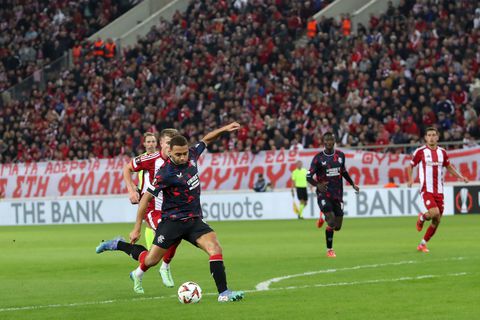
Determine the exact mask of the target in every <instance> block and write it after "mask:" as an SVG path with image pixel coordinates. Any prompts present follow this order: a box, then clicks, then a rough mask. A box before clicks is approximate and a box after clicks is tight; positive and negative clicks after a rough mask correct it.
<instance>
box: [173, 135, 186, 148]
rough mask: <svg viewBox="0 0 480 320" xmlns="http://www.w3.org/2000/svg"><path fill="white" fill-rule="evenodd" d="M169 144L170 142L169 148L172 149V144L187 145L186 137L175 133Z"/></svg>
mask: <svg viewBox="0 0 480 320" xmlns="http://www.w3.org/2000/svg"><path fill="white" fill-rule="evenodd" d="M169 144H170V148H172V149H173V147H174V146H180V147H183V146H186V145H188V141H187V138H185V137H184V136H181V135H176V136H174V137H173V138H172V140H170V143H169Z"/></svg>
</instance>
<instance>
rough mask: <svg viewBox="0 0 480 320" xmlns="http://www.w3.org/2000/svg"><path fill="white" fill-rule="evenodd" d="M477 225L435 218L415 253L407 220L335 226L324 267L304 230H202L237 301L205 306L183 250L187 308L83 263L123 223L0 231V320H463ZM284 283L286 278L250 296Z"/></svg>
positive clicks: (180, 278)
mask: <svg viewBox="0 0 480 320" xmlns="http://www.w3.org/2000/svg"><path fill="white" fill-rule="evenodd" d="M479 224H480V215H470V216H453V217H445V218H444V219H443V221H442V225H441V226H440V229H439V231H438V233H437V234H436V235H435V236H434V238H433V239H432V241H431V242H430V244H429V248H430V250H431V252H430V253H428V254H423V253H418V252H417V251H416V245H417V243H418V241H419V240H420V238H421V236H422V235H423V232H422V233H421V234H419V233H418V232H417V231H416V229H415V218H413V217H412V218H380V219H378V218H377V219H347V220H345V221H344V228H343V230H342V231H341V232H339V233H337V234H336V235H335V242H334V244H335V249H336V251H337V258H336V259H327V258H326V257H325V244H324V243H325V240H324V229H322V230H319V229H317V228H316V227H315V225H314V221H313V220H305V221H297V220H295V221H293V220H292V221H254V222H252V221H249V222H218V223H212V226H213V228H214V229H215V230H216V231H217V233H218V236H219V239H220V241H221V244H222V246H223V249H224V259H225V263H226V268H227V276H228V279H229V286H230V287H231V288H232V289H241V290H247V294H246V298H245V300H244V301H241V302H239V303H228V304H219V303H217V302H216V295H215V292H216V290H215V286H214V282H213V279H211V277H210V274H209V266H208V257H207V256H206V254H204V253H203V252H202V251H200V250H198V249H196V248H195V247H193V246H191V245H190V244H188V243H187V242H183V243H182V244H181V245H180V247H179V248H178V250H177V256H176V257H175V260H174V261H173V263H172V268H173V269H172V270H173V276H174V279H175V281H176V284H177V285H179V284H181V283H183V282H185V281H195V282H197V283H199V284H200V286H201V287H202V289H203V292H204V294H205V295H204V297H203V299H202V301H201V302H200V303H199V304H197V305H182V304H180V303H179V302H178V301H177V299H176V288H175V289H168V288H165V287H163V285H162V284H161V280H160V277H159V275H158V271H157V267H155V268H153V269H151V270H150V271H149V272H148V273H147V274H146V275H145V278H144V288H145V292H146V293H145V295H143V296H139V295H136V294H135V293H134V292H133V291H132V283H131V282H130V280H129V279H128V273H129V272H130V271H131V270H133V269H134V268H135V267H136V266H137V263H136V262H135V261H133V260H132V259H131V258H129V257H128V256H126V255H125V254H124V253H122V252H105V253H103V254H100V255H97V254H95V247H96V245H97V244H98V242H99V241H100V240H102V239H108V238H111V237H113V236H115V235H118V234H123V235H125V236H126V235H128V232H129V231H130V228H131V225H129V224H105V225H63V226H32V227H0V252H1V256H0V267H1V269H0V270H1V272H0V319H147V318H153V319H161V318H163V319H217V318H219V317H220V318H226V317H227V316H228V318H229V319H319V318H322V317H326V318H327V319H329V320H332V319H366V318H368V319H369V320H372V319H382V320H383V319H429V320H431V319H457V320H458V319H475V318H478V314H479V312H480V307H479V301H480V267H479V266H480V250H479V249H480V248H479V235H480V227H479ZM459 257H461V259H458V258H459ZM407 261H410V262H407ZM395 263H398V264H395ZM355 266H363V267H361V268H358V269H353V268H352V267H355ZM327 269H336V270H337V271H336V272H333V271H332V272H321V270H327ZM315 271H320V272H316V273H315ZM305 272H312V274H310V275H301V274H303V273H305ZM287 275H298V276H296V277H291V278H287V279H284V280H281V281H278V282H274V283H272V284H271V285H270V288H271V289H272V290H268V291H256V290H255V288H256V285H257V284H258V283H260V282H262V281H266V280H268V279H272V278H276V277H283V276H287ZM425 275H429V276H432V277H427V278H422V276H425ZM326 285H329V286H326ZM22 307H25V308H24V309H19V308H22ZM7 309H9V310H7Z"/></svg>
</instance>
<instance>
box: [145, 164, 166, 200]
mask: <svg viewBox="0 0 480 320" xmlns="http://www.w3.org/2000/svg"><path fill="white" fill-rule="evenodd" d="M168 185H169V181H168V176H167V175H166V174H165V172H164V171H163V170H162V169H159V170H158V171H157V174H156V175H155V179H154V180H153V181H152V184H151V185H150V186H149V187H148V188H147V192H148V193H150V194H152V195H153V196H155V197H157V196H158V194H159V193H160V191H162V190H163V189H165V188H166V187H168Z"/></svg>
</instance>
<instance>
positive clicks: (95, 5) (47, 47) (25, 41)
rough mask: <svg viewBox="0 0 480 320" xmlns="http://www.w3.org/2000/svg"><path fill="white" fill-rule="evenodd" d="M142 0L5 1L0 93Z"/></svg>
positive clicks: (0, 36)
mask: <svg viewBox="0 0 480 320" xmlns="http://www.w3.org/2000/svg"><path fill="white" fill-rule="evenodd" d="M138 2H140V1H139V0H102V1H96V0H79V1H68V0H55V1H47V0H28V1H27V0H3V1H2V5H1V7H0V19H1V23H0V32H1V33H0V60H1V62H2V63H1V64H0V91H3V90H6V89H8V88H10V87H11V86H13V85H15V84H17V83H19V82H21V81H22V79H25V78H27V77H28V76H30V75H32V74H33V73H34V72H35V70H37V69H39V68H41V67H42V66H43V65H46V64H48V63H50V62H52V61H55V60H56V59H58V58H60V57H61V56H62V55H63V54H64V53H65V51H66V50H68V49H71V48H72V47H74V46H75V45H76V46H81V45H84V43H83V40H84V39H86V38H87V37H88V36H90V35H92V34H93V33H95V32H96V31H98V30H100V29H101V28H103V27H104V26H106V25H107V24H108V23H110V22H111V21H113V20H114V19H115V18H117V17H119V16H120V15H121V14H123V13H124V12H126V11H128V10H129V9H131V8H132V7H133V6H134V5H136V4H137V3H138Z"/></svg>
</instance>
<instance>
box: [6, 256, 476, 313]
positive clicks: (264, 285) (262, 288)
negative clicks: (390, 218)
mask: <svg viewBox="0 0 480 320" xmlns="http://www.w3.org/2000/svg"><path fill="white" fill-rule="evenodd" d="M463 259H465V258H464V257H455V258H448V259H437V260H427V261H414V260H406V261H399V262H391V263H382V264H370V265H358V266H354V267H348V268H340V269H326V270H319V271H311V272H305V273H301V274H295V275H287V276H284V277H278V278H273V279H270V280H267V281H263V282H261V283H259V284H258V285H257V286H256V289H255V290H244V292H246V293H256V292H262V291H279V290H294V289H304V288H314V287H336V286H354V285H364V284H374V283H384V282H398V281H410V280H422V279H431V278H440V277H458V276H464V275H467V274H468V273H467V272H459V273H449V274H444V275H432V274H426V275H419V276H414V277H410V276H407V277H400V278H393V279H373V280H365V281H352V282H333V283H317V284H311V285H303V286H288V287H282V288H269V286H270V284H271V283H274V282H279V281H281V280H285V279H290V278H295V277H300V276H307V275H313V274H319V273H329V272H337V271H344V270H358V269H365V268H378V267H383V266H393V265H402V264H414V263H422V262H434V261H452V260H463ZM259 287H260V288H259ZM204 295H207V296H212V295H217V293H213V292H210V293H204ZM176 297H177V296H176V295H168V296H156V297H138V298H131V299H113V300H104V301H86V302H76V303H65V304H47V305H36V306H23V307H9V308H0V313H1V312H8V311H25V310H38V309H49V308H69V307H82V306H90V305H102V304H111V303H121V302H132V301H147V300H161V299H166V298H176Z"/></svg>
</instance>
